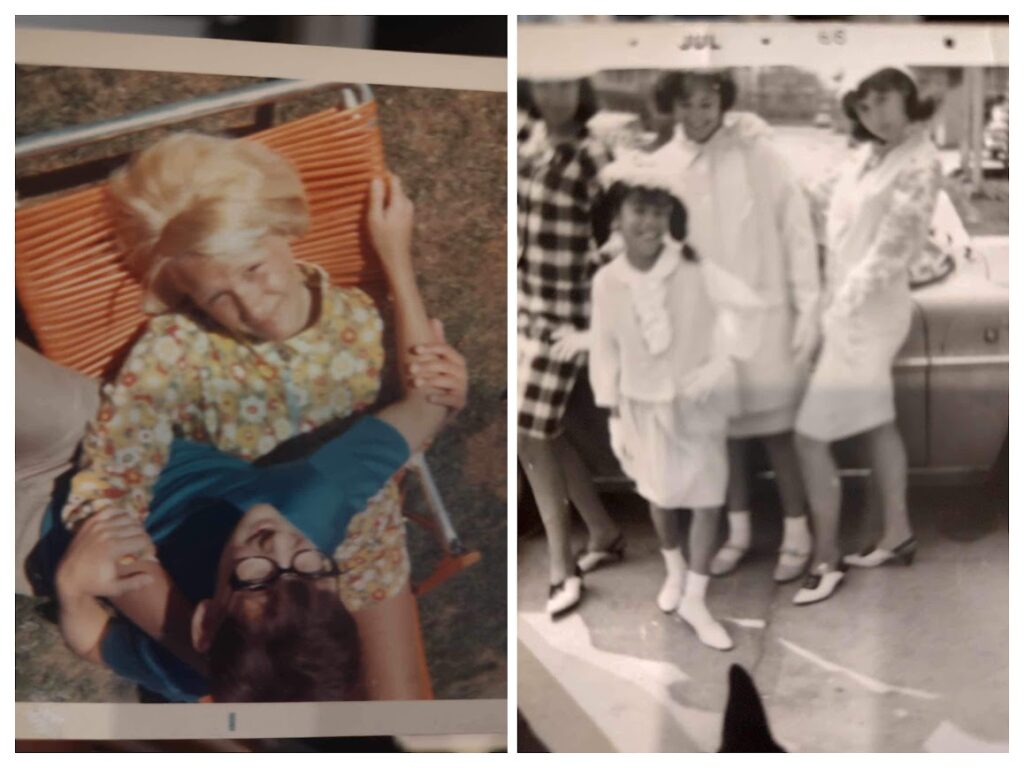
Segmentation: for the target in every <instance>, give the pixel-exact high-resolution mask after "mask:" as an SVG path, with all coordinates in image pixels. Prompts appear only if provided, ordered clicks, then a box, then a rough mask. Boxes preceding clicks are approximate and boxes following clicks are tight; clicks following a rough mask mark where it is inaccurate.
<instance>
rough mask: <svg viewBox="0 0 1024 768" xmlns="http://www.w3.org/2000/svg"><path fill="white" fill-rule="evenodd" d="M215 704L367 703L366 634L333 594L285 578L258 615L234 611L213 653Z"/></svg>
mask: <svg viewBox="0 0 1024 768" xmlns="http://www.w3.org/2000/svg"><path fill="white" fill-rule="evenodd" d="M209 665H210V667H209V669H210V693H211V695H212V697H213V700H214V701H224V702H229V701H230V702H246V701H351V700H353V699H360V698H363V695H364V688H363V679H362V666H361V663H360V649H359V633H358V631H357V630H356V624H355V620H354V619H353V618H352V616H351V614H349V612H348V611H347V610H345V607H344V606H343V605H342V604H341V600H339V599H338V596H337V595H336V594H335V593H334V592H331V591H326V590H322V589H318V588H317V587H315V586H314V585H313V584H312V582H308V581H301V580H296V581H290V580H289V581H286V580H285V579H278V581H277V582H275V583H274V585H273V586H272V587H271V588H269V589H268V590H266V603H265V605H264V606H263V610H262V611H260V615H259V616H258V617H250V616H246V615H244V614H241V615H240V614H237V613H229V614H228V615H227V616H226V617H225V619H224V621H223V622H222V623H221V625H220V627H219V628H218V630H217V633H216V635H215V636H214V640H213V643H212V645H211V647H210V652H209Z"/></svg>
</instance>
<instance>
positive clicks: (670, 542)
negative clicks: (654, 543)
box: [650, 504, 682, 549]
mask: <svg viewBox="0 0 1024 768" xmlns="http://www.w3.org/2000/svg"><path fill="white" fill-rule="evenodd" d="M650 507H651V521H652V522H653V523H654V531H655V533H657V534H658V545H659V546H660V547H661V548H662V549H678V548H679V545H680V544H682V536H680V534H679V510H678V509H663V508H662V507H659V506H657V505H656V504H651V505H650Z"/></svg>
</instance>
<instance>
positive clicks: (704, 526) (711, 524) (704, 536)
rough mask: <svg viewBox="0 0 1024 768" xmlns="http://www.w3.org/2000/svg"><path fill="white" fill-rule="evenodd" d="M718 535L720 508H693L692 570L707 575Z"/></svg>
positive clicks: (691, 532)
mask: <svg viewBox="0 0 1024 768" xmlns="http://www.w3.org/2000/svg"><path fill="white" fill-rule="evenodd" d="M717 535H718V508H717V507H706V508H704V509H695V510H693V518H692V519H691V520H690V570H691V571H692V572H693V573H699V574H701V575H705V576H706V575H707V574H708V573H709V568H710V565H711V556H712V555H713V554H714V552H715V539H716V538H717Z"/></svg>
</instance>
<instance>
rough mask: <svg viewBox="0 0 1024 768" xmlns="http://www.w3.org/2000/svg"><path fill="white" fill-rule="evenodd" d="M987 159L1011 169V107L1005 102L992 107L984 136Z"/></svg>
mask: <svg viewBox="0 0 1024 768" xmlns="http://www.w3.org/2000/svg"><path fill="white" fill-rule="evenodd" d="M982 142H983V146H984V149H985V159H987V160H994V161H996V162H997V163H999V164H1001V165H1002V166H1003V167H1004V168H1009V167H1010V106H1009V105H1008V104H1006V103H1005V102H1003V103H1000V104H996V105H994V106H993V107H992V114H991V116H990V118H989V121H988V123H987V124H986V125H985V131H984V133H983V135H982Z"/></svg>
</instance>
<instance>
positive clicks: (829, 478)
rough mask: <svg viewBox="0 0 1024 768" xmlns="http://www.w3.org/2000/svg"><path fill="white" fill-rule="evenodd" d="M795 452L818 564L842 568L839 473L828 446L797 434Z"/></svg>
mask: <svg viewBox="0 0 1024 768" xmlns="http://www.w3.org/2000/svg"><path fill="white" fill-rule="evenodd" d="M796 450H797V456H799V458H800V464H801V467H802V469H803V476H804V479H805V481H806V483H807V500H808V501H809V502H810V506H811V515H812V517H813V519H814V554H815V562H816V563H827V564H828V565H829V567H830V568H833V569H834V568H836V567H837V566H838V565H839V507H840V503H841V492H840V491H841V486H840V483H839V470H838V469H837V467H836V463H835V460H834V459H833V458H832V449H831V446H830V445H829V443H826V442H822V441H820V440H815V439H813V438H810V437H806V436H804V435H799V434H798V435H797V436H796Z"/></svg>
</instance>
